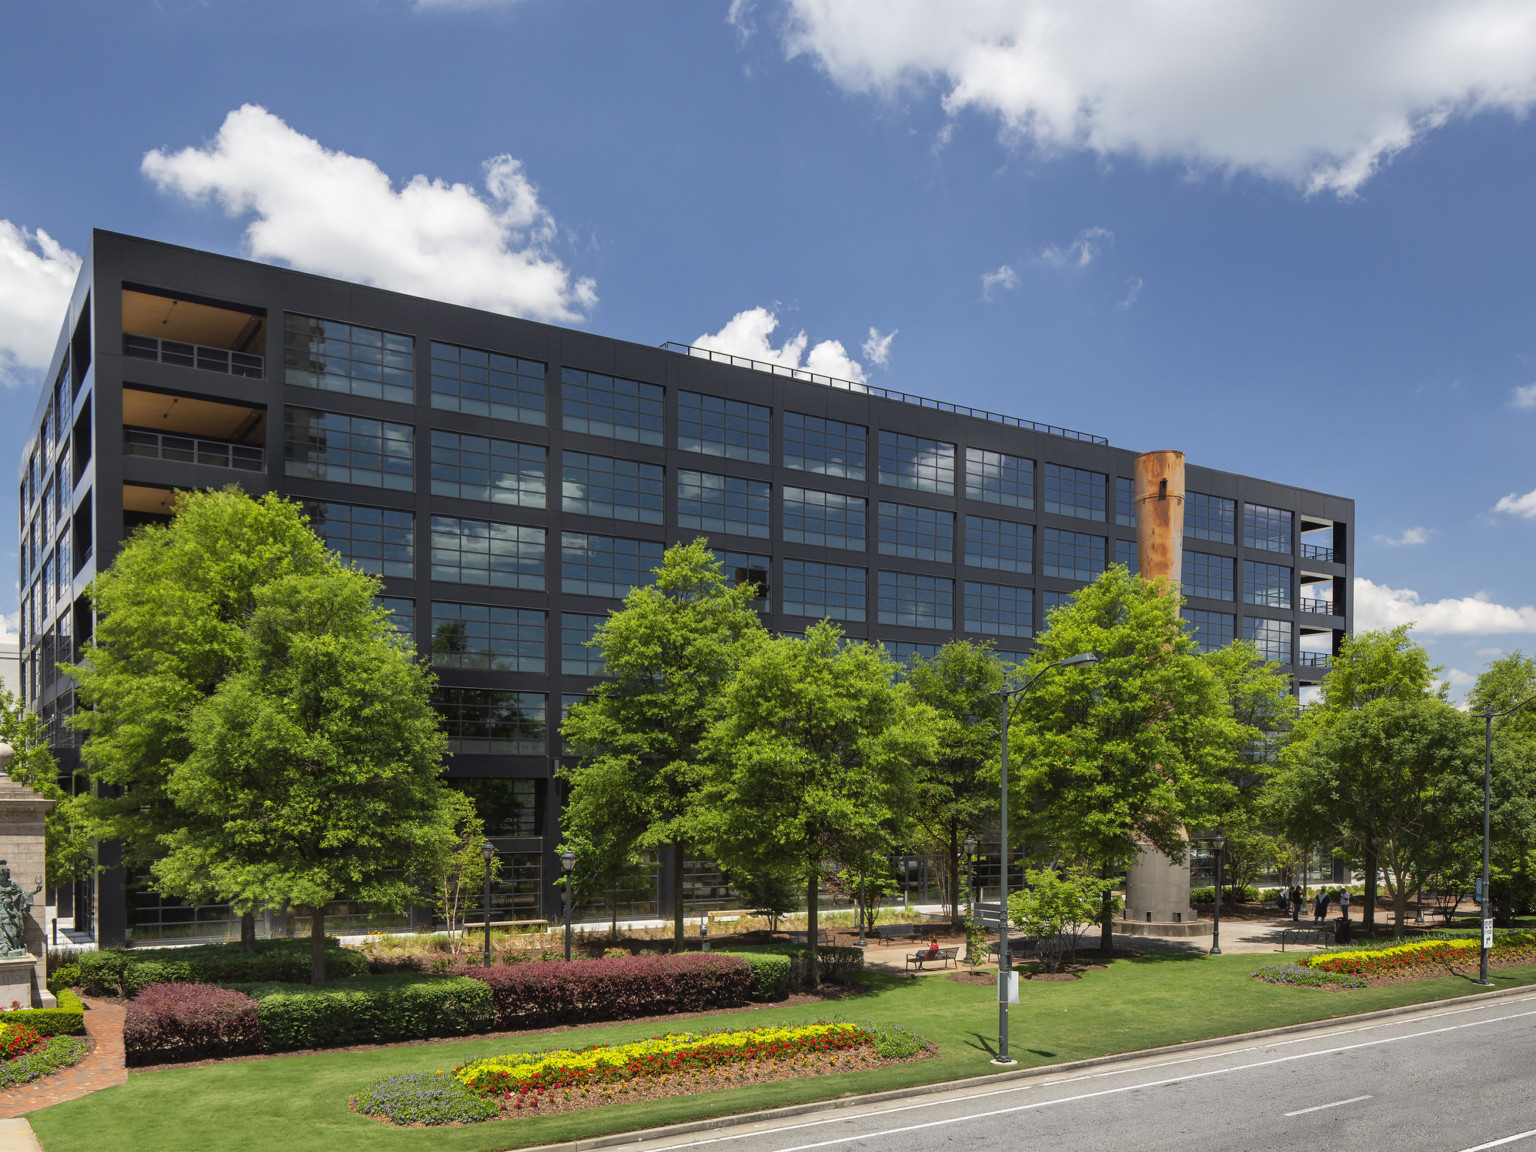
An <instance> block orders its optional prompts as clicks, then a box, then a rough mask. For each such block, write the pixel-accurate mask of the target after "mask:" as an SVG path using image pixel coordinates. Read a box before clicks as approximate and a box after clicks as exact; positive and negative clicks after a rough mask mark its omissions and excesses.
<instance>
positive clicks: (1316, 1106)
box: [1285, 1096, 1370, 1118]
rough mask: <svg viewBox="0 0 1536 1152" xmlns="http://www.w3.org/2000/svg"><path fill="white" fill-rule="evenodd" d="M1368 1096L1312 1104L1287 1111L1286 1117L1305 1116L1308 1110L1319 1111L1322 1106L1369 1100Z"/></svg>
mask: <svg viewBox="0 0 1536 1152" xmlns="http://www.w3.org/2000/svg"><path fill="white" fill-rule="evenodd" d="M1369 1099H1370V1097H1369V1096H1351V1097H1350V1098H1349V1099H1348V1100H1335V1101H1334V1102H1333V1103H1332V1104H1314V1105H1312V1107H1310V1108H1298V1109H1296V1111H1294V1112H1287V1113H1286V1114H1285V1115H1286V1117H1287V1118H1289V1117H1291V1116H1305V1115H1306V1114H1307V1113H1308V1112H1321V1111H1322V1110H1323V1109H1324V1108H1342V1107H1343V1106H1344V1105H1345V1104H1358V1103H1360V1101H1362V1100H1369Z"/></svg>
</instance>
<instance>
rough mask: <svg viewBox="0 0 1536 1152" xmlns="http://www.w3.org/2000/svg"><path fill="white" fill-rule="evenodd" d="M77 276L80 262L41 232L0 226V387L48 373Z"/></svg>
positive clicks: (29, 381)
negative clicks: (41, 373) (36, 374)
mask: <svg viewBox="0 0 1536 1152" xmlns="http://www.w3.org/2000/svg"><path fill="white" fill-rule="evenodd" d="M79 274H80V257H79V256H77V255H76V254H75V253H73V252H71V251H70V250H69V249H68V248H65V247H64V246H63V245H62V244H60V243H59V242H58V241H57V240H55V239H54V238H53V237H52V236H50V235H48V233H46V232H44V231H43V230H42V229H41V228H39V229H37V230H36V231H35V232H34V231H30V230H28V229H26V228H22V227H20V226H18V225H16V224H12V223H11V222H10V221H9V220H0V384H5V385H7V386H11V387H15V386H19V385H22V384H32V383H36V381H35V380H34V379H32V376H33V375H34V374H35V373H37V372H41V371H42V370H43V369H45V368H47V367H48V359H49V357H51V356H52V355H53V347H54V345H55V344H57V343H58V340H59V331H60V329H61V328H62V327H63V325H64V310H65V308H67V307H68V306H69V294H70V293H71V292H72V291H73V290H74V287H75V278H76V277H77V276H78V275H79Z"/></svg>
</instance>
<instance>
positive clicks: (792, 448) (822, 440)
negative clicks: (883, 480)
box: [784, 412, 869, 480]
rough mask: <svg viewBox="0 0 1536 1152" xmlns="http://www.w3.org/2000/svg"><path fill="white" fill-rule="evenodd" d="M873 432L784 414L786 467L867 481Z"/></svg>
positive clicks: (849, 425)
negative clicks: (868, 455) (867, 456)
mask: <svg viewBox="0 0 1536 1152" xmlns="http://www.w3.org/2000/svg"><path fill="white" fill-rule="evenodd" d="M868 439H869V429H867V428H865V427H864V425H862V424H844V423H843V422H842V421H841V420H825V419H823V418H822V417H820V416H803V415H801V414H800V413H799V412H786V413H784V467H786V468H799V469H801V470H802V471H805V472H818V473H820V474H821V475H823V476H845V477H847V478H848V479H849V480H863V479H864V475H865V466H866V465H865V458H866V453H867V447H866V445H867V443H868Z"/></svg>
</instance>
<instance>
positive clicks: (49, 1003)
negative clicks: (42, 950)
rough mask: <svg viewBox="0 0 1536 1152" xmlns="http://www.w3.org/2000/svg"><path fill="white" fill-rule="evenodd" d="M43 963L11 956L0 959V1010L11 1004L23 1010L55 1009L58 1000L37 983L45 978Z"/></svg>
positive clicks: (27, 956)
mask: <svg viewBox="0 0 1536 1152" xmlns="http://www.w3.org/2000/svg"><path fill="white" fill-rule="evenodd" d="M45 963H46V962H45V961H44V960H40V959H39V958H38V957H36V956H33V955H32V954H31V953H30V952H29V953H27V955H25V956H11V957H8V958H6V959H0V1009H7V1008H9V1007H10V1006H11V1005H12V1004H19V1005H21V1006H22V1007H23V1008H57V1007H58V1006H59V1003H58V1000H57V999H56V998H55V997H54V995H53V993H52V992H49V991H48V988H47V985H46V984H43V983H39V980H41V979H44V978H45V977H44V976H42V975H40V974H42V973H43V972H44V966H45Z"/></svg>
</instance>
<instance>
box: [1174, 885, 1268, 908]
mask: <svg viewBox="0 0 1536 1152" xmlns="http://www.w3.org/2000/svg"><path fill="white" fill-rule="evenodd" d="M1234 896H1235V897H1237V901H1236V902H1237V903H1239V904H1262V903H1263V902H1264V901H1265V900H1276V899H1279V896H1280V890H1279V889H1278V888H1277V889H1275V890H1274V891H1273V892H1261V891H1259V889H1257V888H1255V887H1254V886H1253V885H1251V884H1248V885H1245V886H1244V887H1242V888H1239V887H1238V886H1237V885H1236V884H1223V885H1222V886H1221V898H1222V900H1223V902H1227V903H1230V902H1232V898H1233V897H1234ZM1189 902H1190V903H1191V904H1214V903H1216V889H1215V888H1212V887H1205V888H1191V889H1190V890H1189Z"/></svg>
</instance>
